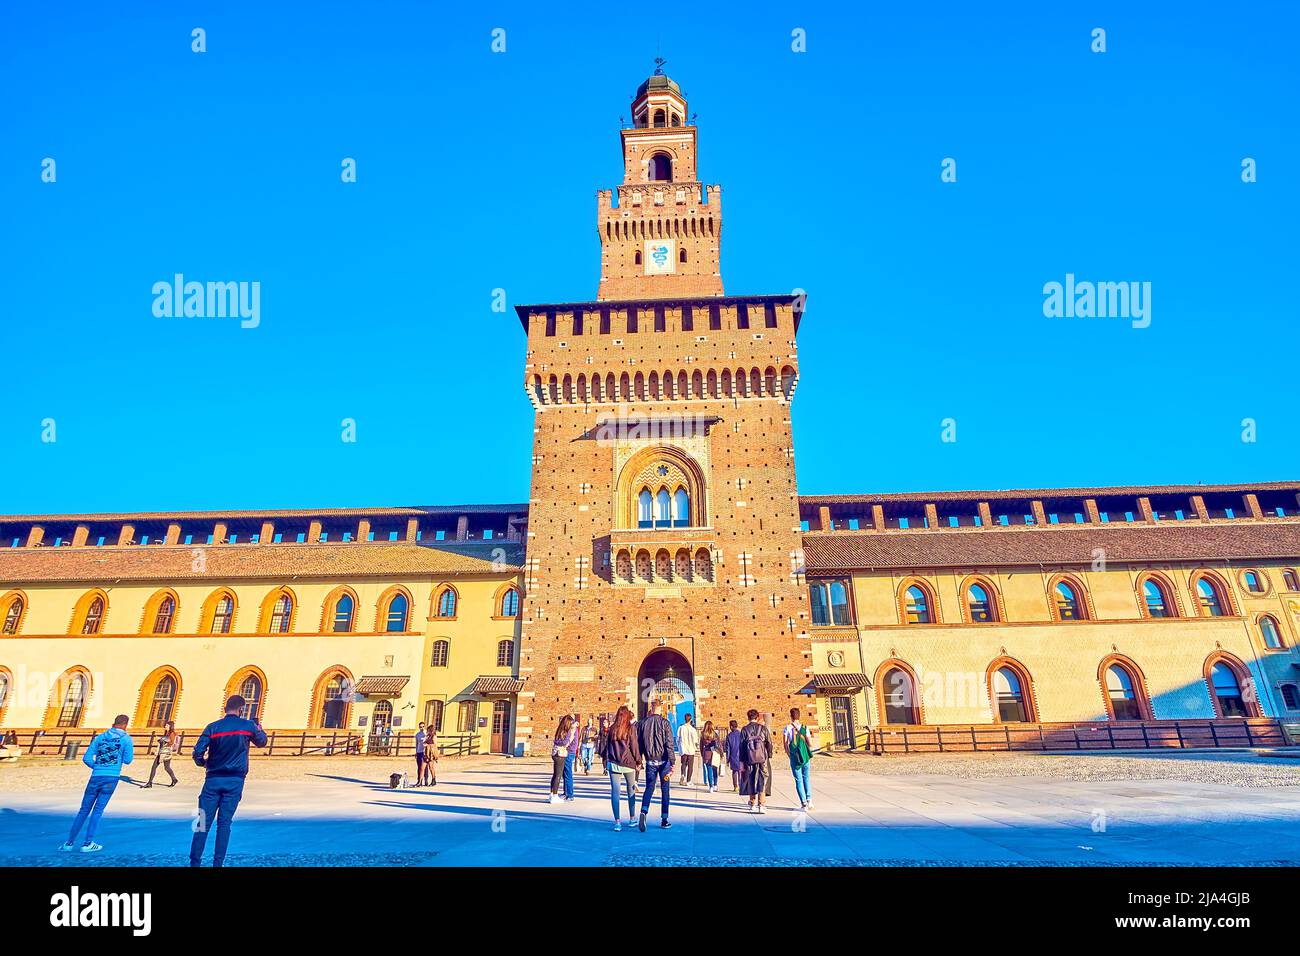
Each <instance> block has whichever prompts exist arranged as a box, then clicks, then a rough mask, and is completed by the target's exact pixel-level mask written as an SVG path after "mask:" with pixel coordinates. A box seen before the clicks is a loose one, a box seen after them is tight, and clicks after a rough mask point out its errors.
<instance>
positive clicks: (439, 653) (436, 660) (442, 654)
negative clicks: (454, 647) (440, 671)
mask: <svg viewBox="0 0 1300 956" xmlns="http://www.w3.org/2000/svg"><path fill="white" fill-rule="evenodd" d="M450 658H451V641H434V642H433V656H432V657H431V658H430V659H429V666H430V667H446V666H447V661H448V660H449V659H450Z"/></svg>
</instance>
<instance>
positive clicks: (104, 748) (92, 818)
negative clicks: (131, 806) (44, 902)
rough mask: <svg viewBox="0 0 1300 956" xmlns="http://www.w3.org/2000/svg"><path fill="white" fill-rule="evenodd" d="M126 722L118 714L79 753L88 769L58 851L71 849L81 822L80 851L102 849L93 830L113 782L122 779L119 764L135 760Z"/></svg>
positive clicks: (125, 717) (106, 804) (115, 786)
mask: <svg viewBox="0 0 1300 956" xmlns="http://www.w3.org/2000/svg"><path fill="white" fill-rule="evenodd" d="M129 721H130V718H129V717H127V716H126V714H118V715H117V717H116V718H115V719H114V720H113V726H112V727H110V728H109V729H108V730H106V731H104V732H103V733H102V734H98V735H96V737H95V739H94V740H92V741H91V742H90V746H89V747H87V748H86V752H85V753H84V754H83V755H82V757H81V762H82V763H84V764H85V765H86V766H87V767H89V768H90V779H89V780H87V781H86V789H85V791H84V792H83V793H82V795H81V809H80V810H78V811H77V818H76V819H75V820H73V821H72V829H71V830H69V831H68V839H67V840H66V841H64V843H63V845H62V846H61V847H59V849H60V850H63V851H65V852H66V851H70V850H73V849H75V847H76V842H77V834H78V833H80V832H81V827H82V824H85V827H86V842H85V843H83V844H81V852H82V853H98V852H99V851H100V850H102V849H104V848H103V847H102V846H100V845H99V844H98V843H96V842H95V831H96V830H97V829H98V828H99V820H100V818H101V817H102V816H103V815H104V808H105V807H107V806H108V801H109V799H110V798H111V797H112V796H113V791H114V790H116V789H117V782H118V781H119V780H120V779H121V778H122V767H123V766H125V765H126V764H129V763H130V762H131V761H133V760H134V759H135V744H134V743H133V742H132V741H131V735H130V734H128V733H127V732H126V725H127V723H128V722H129Z"/></svg>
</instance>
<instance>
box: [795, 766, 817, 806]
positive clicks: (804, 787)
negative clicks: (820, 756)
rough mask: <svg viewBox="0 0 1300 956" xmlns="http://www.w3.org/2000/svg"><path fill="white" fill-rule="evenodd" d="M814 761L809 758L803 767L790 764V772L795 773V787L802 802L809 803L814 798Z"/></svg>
mask: <svg viewBox="0 0 1300 956" xmlns="http://www.w3.org/2000/svg"><path fill="white" fill-rule="evenodd" d="M811 771H812V761H811V760H809V761H808V762H807V763H806V764H804V765H803V766H802V767H796V766H795V765H794V764H793V763H791V764H790V772H791V773H793V774H794V789H795V792H796V793H798V794H799V802H800V803H801V804H804V803H808V802H810V801H811V800H812V775H811Z"/></svg>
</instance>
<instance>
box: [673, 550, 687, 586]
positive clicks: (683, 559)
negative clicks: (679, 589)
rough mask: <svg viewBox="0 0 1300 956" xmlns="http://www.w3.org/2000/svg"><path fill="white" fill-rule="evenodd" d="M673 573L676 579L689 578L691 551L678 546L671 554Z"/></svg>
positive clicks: (685, 579) (683, 579)
mask: <svg viewBox="0 0 1300 956" xmlns="http://www.w3.org/2000/svg"><path fill="white" fill-rule="evenodd" d="M673 574H674V575H675V576H676V577H677V580H678V581H689V580H690V579H691V553H690V552H689V551H687V550H686V549H685V548H678V549H677V553H676V554H675V555H673Z"/></svg>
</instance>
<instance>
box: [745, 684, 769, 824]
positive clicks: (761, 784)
mask: <svg viewBox="0 0 1300 956" xmlns="http://www.w3.org/2000/svg"><path fill="white" fill-rule="evenodd" d="M746 716H748V717H749V723H747V724H746V725H745V726H744V727H743V728H741V731H740V734H741V745H740V759H741V762H742V763H743V764H744V768H745V769H744V771H743V773H742V774H741V777H740V792H741V794H742V795H744V796H747V797H749V809H750V810H754V809H755V806H754V802H755V801H758V806H757V810H758V812H759V813H766V812H767V811H766V810H765V809H764V808H763V800H764V797H765V795H766V793H767V786H768V777H769V776H771V774H770V773H769V772H768V771H769V761H770V760H771V759H772V735H771V734H770V733H768V731H767V727H765V726H764V725H763V724H762V723H760V722H759V719H758V717H759V714H758V711H757V710H754V709H751V710H750V711H749V713H748V714H747V715H746Z"/></svg>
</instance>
